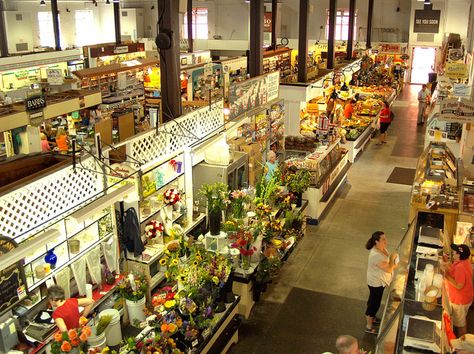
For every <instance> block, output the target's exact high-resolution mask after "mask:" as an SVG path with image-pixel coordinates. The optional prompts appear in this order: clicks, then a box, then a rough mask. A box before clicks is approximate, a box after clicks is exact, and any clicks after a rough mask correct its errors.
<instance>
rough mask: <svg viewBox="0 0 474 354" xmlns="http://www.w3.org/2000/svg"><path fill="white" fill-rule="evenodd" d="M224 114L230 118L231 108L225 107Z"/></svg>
mask: <svg viewBox="0 0 474 354" xmlns="http://www.w3.org/2000/svg"><path fill="white" fill-rule="evenodd" d="M222 112H223V113H224V115H225V116H228V115H229V114H230V108H229V107H224V109H223V110H222Z"/></svg>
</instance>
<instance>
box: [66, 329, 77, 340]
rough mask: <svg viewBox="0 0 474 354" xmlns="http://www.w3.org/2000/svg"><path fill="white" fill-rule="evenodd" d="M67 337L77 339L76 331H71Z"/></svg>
mask: <svg viewBox="0 0 474 354" xmlns="http://www.w3.org/2000/svg"><path fill="white" fill-rule="evenodd" d="M67 335H68V336H69V339H71V340H72V339H76V338H77V331H76V330H75V329H70V330H69V331H68V332H67Z"/></svg>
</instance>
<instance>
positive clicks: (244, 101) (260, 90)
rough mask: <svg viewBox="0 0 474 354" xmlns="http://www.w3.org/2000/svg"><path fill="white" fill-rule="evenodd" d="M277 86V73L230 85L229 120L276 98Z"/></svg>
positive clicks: (278, 80) (278, 76)
mask: <svg viewBox="0 0 474 354" xmlns="http://www.w3.org/2000/svg"><path fill="white" fill-rule="evenodd" d="M279 85H280V72H279V71H276V72H272V73H270V74H266V75H262V76H258V77H255V78H253V79H250V80H246V81H244V82H239V83H236V84H233V85H230V87H229V103H230V114H229V119H231V120H232V119H234V118H236V117H238V116H240V115H242V114H244V113H245V112H248V111H250V110H252V109H254V108H256V107H259V106H262V105H264V104H266V103H267V102H270V101H272V100H274V99H276V98H278V95H279V87H280V86H279Z"/></svg>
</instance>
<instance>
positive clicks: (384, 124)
mask: <svg viewBox="0 0 474 354" xmlns="http://www.w3.org/2000/svg"><path fill="white" fill-rule="evenodd" d="M379 119H380V135H379V142H378V143H377V145H382V144H386V143H387V129H388V127H389V126H390V123H391V122H392V119H391V117H390V105H389V104H388V102H387V101H383V108H382V110H381V111H380V117H379Z"/></svg>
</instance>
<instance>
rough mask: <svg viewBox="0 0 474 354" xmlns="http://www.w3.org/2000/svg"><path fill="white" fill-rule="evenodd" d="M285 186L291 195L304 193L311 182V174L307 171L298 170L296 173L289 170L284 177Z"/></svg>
mask: <svg viewBox="0 0 474 354" xmlns="http://www.w3.org/2000/svg"><path fill="white" fill-rule="evenodd" d="M284 180H285V185H286V187H287V188H288V190H289V191H290V192H291V193H297V194H298V193H303V192H305V191H306V190H307V189H308V188H309V185H310V182H311V172H309V171H308V170H307V169H304V168H300V169H297V170H296V171H293V170H291V169H290V170H289V171H288V173H287V174H286V175H285V178H284Z"/></svg>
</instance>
